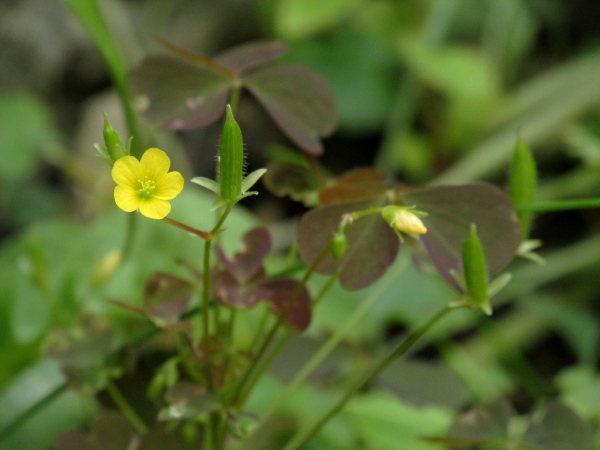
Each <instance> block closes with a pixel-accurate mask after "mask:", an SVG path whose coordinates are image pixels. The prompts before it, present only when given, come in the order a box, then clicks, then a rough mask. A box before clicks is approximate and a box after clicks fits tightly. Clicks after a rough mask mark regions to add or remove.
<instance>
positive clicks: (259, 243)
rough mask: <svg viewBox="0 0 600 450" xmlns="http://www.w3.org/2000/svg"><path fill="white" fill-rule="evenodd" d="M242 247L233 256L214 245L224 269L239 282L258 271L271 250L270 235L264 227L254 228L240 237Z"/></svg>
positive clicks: (254, 275) (250, 277)
mask: <svg viewBox="0 0 600 450" xmlns="http://www.w3.org/2000/svg"><path fill="white" fill-rule="evenodd" d="M242 242H243V245H244V248H243V250H242V251H241V252H239V253H236V254H235V256H234V257H233V258H231V257H229V256H227V254H225V252H224V251H223V249H222V248H221V247H220V246H218V245H215V252H216V253H217V257H218V258H219V262H220V263H221V264H222V265H223V267H224V268H225V270H226V271H227V272H229V274H231V275H232V276H233V278H234V279H235V280H236V281H237V282H239V283H245V282H247V281H249V280H250V279H252V278H254V277H256V275H257V274H258V273H259V272H260V270H261V268H262V264H263V260H264V259H265V257H266V256H267V255H268V253H269V251H270V250H271V236H270V235H269V231H268V230H267V229H266V228H262V227H260V228H254V229H252V230H250V231H249V232H247V233H246V234H245V235H244V237H243V238H242Z"/></svg>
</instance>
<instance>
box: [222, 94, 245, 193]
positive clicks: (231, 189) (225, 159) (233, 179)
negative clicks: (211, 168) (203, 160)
mask: <svg viewBox="0 0 600 450" xmlns="http://www.w3.org/2000/svg"><path fill="white" fill-rule="evenodd" d="M243 171H244V143H243V140H242V130H240V126H239V125H238V124H237V122H236V121H235V119H234V118H233V113H232V112H231V107H230V106H229V105H227V113H226V117H225V123H224V124H223V133H222V134H221V145H220V148H219V164H218V176H219V184H220V193H221V198H222V199H223V200H224V201H225V202H226V203H229V202H235V201H236V200H237V199H238V198H239V197H240V196H241V195H242V194H243V193H242V178H243Z"/></svg>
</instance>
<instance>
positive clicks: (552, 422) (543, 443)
mask: <svg viewBox="0 0 600 450" xmlns="http://www.w3.org/2000/svg"><path fill="white" fill-rule="evenodd" d="M523 443H524V444H526V445H530V446H533V448H536V449H539V450H570V449H577V450H593V449H594V448H595V445H594V433H593V432H592V429H591V428H590V426H589V425H588V424H587V423H585V422H584V421H583V420H582V419H581V418H580V417H579V416H578V415H577V414H576V413H575V412H574V411H573V410H572V409H571V408H569V407H567V406H565V405H563V404H561V403H559V402H557V401H551V402H549V403H548V405H547V406H546V408H545V411H544V414H543V416H542V417H541V420H533V421H532V422H531V423H530V425H529V427H528V428H527V431H525V435H524V436H523Z"/></svg>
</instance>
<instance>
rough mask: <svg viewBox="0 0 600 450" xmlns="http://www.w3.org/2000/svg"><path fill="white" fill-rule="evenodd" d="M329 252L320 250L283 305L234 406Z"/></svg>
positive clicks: (249, 367) (234, 400)
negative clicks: (309, 280) (308, 282)
mask: <svg viewBox="0 0 600 450" xmlns="http://www.w3.org/2000/svg"><path fill="white" fill-rule="evenodd" d="M329 251H330V248H329V245H326V246H325V247H324V248H323V250H321V253H319V255H318V256H317V258H316V259H315V260H314V261H313V263H312V264H311V265H310V267H309V268H308V270H307V271H306V273H305V274H304V277H303V278H302V280H301V281H300V283H298V285H297V286H296V288H295V289H294V291H293V292H292V293H291V295H290V298H289V300H288V302H287V304H286V305H285V308H284V309H283V311H281V313H280V314H279V316H278V317H277V322H275V324H274V325H273V327H272V328H271V330H269V333H268V334H267V336H266V337H265V339H264V341H263V343H262V345H261V347H260V349H259V350H258V352H257V353H256V355H255V356H254V359H253V360H252V362H251V363H250V365H249V366H248V369H247V370H246V373H245V374H244V376H243V377H242V379H241V381H240V383H239V385H238V387H237V389H236V391H235V393H234V394H233V397H232V403H233V404H234V405H236V404H238V402H239V400H240V398H241V395H242V393H243V392H244V389H245V387H246V384H247V383H248V382H249V381H250V379H251V378H252V374H253V372H254V371H255V370H256V369H257V367H258V363H259V362H260V360H261V359H262V357H263V356H264V355H265V352H266V351H267V349H268V348H269V345H270V344H271V342H272V341H273V338H274V337H275V335H276V334H277V331H279V328H280V327H281V325H283V322H284V321H285V319H286V318H287V316H288V315H289V313H290V312H291V310H292V307H293V306H294V303H296V300H297V299H298V297H299V296H300V294H301V293H302V289H304V288H305V286H306V283H307V281H308V279H309V278H310V277H311V275H312V274H313V273H314V272H315V270H316V269H317V267H318V266H319V265H320V264H321V262H322V261H323V259H325V257H326V256H327V254H328V253H329Z"/></svg>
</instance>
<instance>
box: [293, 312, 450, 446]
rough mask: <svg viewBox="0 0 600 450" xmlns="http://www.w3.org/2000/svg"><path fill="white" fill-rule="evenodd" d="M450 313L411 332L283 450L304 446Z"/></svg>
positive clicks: (444, 313) (440, 313)
mask: <svg viewBox="0 0 600 450" xmlns="http://www.w3.org/2000/svg"><path fill="white" fill-rule="evenodd" d="M450 311H452V308H448V307H446V308H444V309H442V310H441V311H440V312H438V313H437V314H436V315H435V316H433V317H432V318H431V319H429V321H428V322H427V323H425V324H424V325H422V326H421V327H419V328H417V329H416V330H415V331H413V332H412V333H411V334H410V335H409V336H408V337H407V338H406V339H404V340H403V341H401V342H400V343H399V344H398V345H397V346H396V347H394V348H393V349H392V351H390V352H389V353H388V354H387V356H385V357H384V358H383V359H382V360H381V361H379V362H378V363H377V364H376V365H375V366H374V367H373V368H372V369H370V370H369V371H368V372H366V373H365V374H364V375H363V376H362V377H360V378H359V379H358V380H357V381H356V382H355V383H354V384H353V385H352V386H351V387H350V389H348V390H347V391H346V393H345V394H344V395H343V396H342V397H341V398H340V399H339V400H338V402H337V403H336V404H335V405H333V406H332V407H331V408H330V409H329V410H328V411H327V412H326V413H325V414H323V415H322V416H321V417H320V418H319V419H318V420H317V421H316V422H315V423H314V424H313V425H312V426H310V427H309V428H306V429H305V430H304V431H301V432H300V433H298V434H296V435H295V436H294V437H293V438H292V440H291V441H290V442H288V444H287V445H286V446H285V447H284V450H297V449H299V448H300V447H301V446H302V445H304V444H305V443H306V442H308V440H309V439H310V438H311V437H313V436H314V435H315V434H317V433H318V432H319V430H321V428H322V427H323V425H325V424H326V423H327V422H328V421H329V420H330V419H331V418H332V417H333V416H335V415H336V414H337V413H338V412H340V411H341V410H342V409H343V408H344V406H346V404H347V403H348V401H349V400H350V399H351V398H352V397H353V396H354V394H355V393H356V392H358V391H359V390H360V389H362V388H363V387H364V386H366V385H367V384H369V383H370V382H371V381H373V380H374V379H375V378H376V377H377V375H379V373H380V372H381V371H382V370H383V369H385V368H386V367H387V366H388V365H389V364H390V363H391V362H392V361H394V360H395V359H397V358H398V357H400V356H402V355H404V354H405V353H406V352H407V351H408V350H409V349H410V347H412V345H413V344H414V343H415V342H417V341H418V340H419V339H420V338H421V337H422V336H423V335H424V334H425V333H426V332H427V331H428V330H429V329H430V328H431V327H432V326H433V325H435V324H436V323H437V322H438V321H439V320H440V319H442V317H444V316H445V315H446V314H448V312H450Z"/></svg>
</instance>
